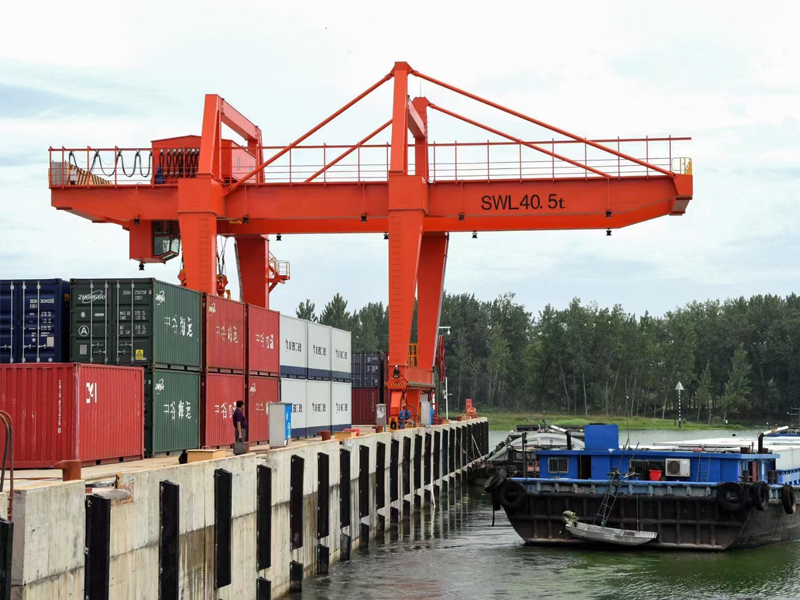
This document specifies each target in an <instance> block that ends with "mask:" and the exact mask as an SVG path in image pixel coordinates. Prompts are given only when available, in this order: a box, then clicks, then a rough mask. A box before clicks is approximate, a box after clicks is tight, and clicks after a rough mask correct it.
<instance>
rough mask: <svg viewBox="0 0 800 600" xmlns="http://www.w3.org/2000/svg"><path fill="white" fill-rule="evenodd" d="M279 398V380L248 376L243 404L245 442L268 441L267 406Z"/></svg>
mask: <svg viewBox="0 0 800 600" xmlns="http://www.w3.org/2000/svg"><path fill="white" fill-rule="evenodd" d="M280 397H281V392H280V379H278V378H277V377H259V376H256V375H249V376H248V378H247V400H246V402H245V415H246V416H247V441H249V442H255V443H259V442H267V441H269V409H268V406H267V405H268V404H269V403H271V402H278V401H280Z"/></svg>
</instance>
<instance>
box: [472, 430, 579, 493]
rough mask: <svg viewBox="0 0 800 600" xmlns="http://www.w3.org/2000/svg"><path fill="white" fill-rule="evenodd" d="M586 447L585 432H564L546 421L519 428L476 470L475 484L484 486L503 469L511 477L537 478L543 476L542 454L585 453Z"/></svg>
mask: <svg viewBox="0 0 800 600" xmlns="http://www.w3.org/2000/svg"><path fill="white" fill-rule="evenodd" d="M583 446H584V444H583V431H581V430H570V429H563V428H561V427H557V426H555V425H549V424H548V423H546V422H545V421H542V423H541V424H539V425H517V428H516V430H515V431H510V432H509V433H508V435H507V436H506V439H505V440H503V441H502V442H500V443H499V444H498V445H497V447H496V448H495V449H494V450H493V451H492V452H490V453H489V454H488V455H487V456H486V457H484V458H483V459H482V461H481V463H480V464H479V465H477V467H476V468H475V469H473V477H474V479H473V483H475V484H476V485H484V484H485V483H486V481H487V480H488V479H489V478H490V477H491V476H493V475H494V474H496V473H497V472H498V471H499V470H500V469H503V470H504V471H505V472H506V474H507V475H508V476H510V477H522V476H524V475H525V474H526V473H527V475H529V476H532V477H536V476H538V474H539V471H538V468H539V461H538V460H537V458H536V453H537V452H538V451H539V450H553V449H559V448H565V449H568V450H581V449H582V448H583Z"/></svg>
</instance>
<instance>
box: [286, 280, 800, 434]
mask: <svg viewBox="0 0 800 600" xmlns="http://www.w3.org/2000/svg"><path fill="white" fill-rule="evenodd" d="M297 316H298V317H300V318H304V319H309V320H314V321H319V322H320V323H323V324H327V325H331V326H334V327H338V328H341V329H349V330H350V331H352V336H353V338H352V339H353V351H354V352H368V351H385V350H386V349H387V346H388V322H389V321H388V309H387V307H385V306H384V305H383V303H381V302H375V303H369V304H367V305H366V306H364V307H363V308H361V309H360V310H354V311H348V308H347V301H346V300H345V299H344V298H343V297H342V296H341V295H339V294H336V295H335V296H334V297H333V299H332V300H331V301H330V302H328V304H326V305H325V306H324V308H323V309H322V311H321V312H320V313H319V315H317V314H316V306H315V305H314V303H312V302H311V301H310V300H307V301H306V302H304V303H301V304H300V306H299V307H298V309H297ZM441 324H442V325H446V326H449V327H450V329H449V333H448V334H447V335H446V338H445V344H446V349H447V376H448V380H449V392H450V405H451V406H453V405H456V406H457V407H463V406H464V400H465V399H466V398H473V399H474V400H475V402H476V403H477V405H478V406H481V407H489V408H503V409H510V410H525V411H537V412H539V411H547V412H559V413H571V414H576V415H577V414H582V415H589V414H605V415H607V416H611V415H627V416H647V417H661V418H674V417H675V416H676V411H677V408H678V407H677V402H676V401H677V392H676V389H675V388H676V385H677V383H678V382H679V381H680V382H681V384H682V386H683V388H684V391H683V392H682V406H681V408H682V417H683V418H684V419H691V420H702V421H705V420H708V421H711V420H714V419H716V420H725V419H727V418H729V417H730V416H733V415H736V416H737V417H739V418H754V419H755V418H758V419H761V418H763V419H766V420H769V421H775V420H780V421H787V420H790V419H791V416H787V413H788V415H793V416H794V419H795V420H797V416H796V414H797V409H798V407H800V297H798V296H797V295H796V294H791V295H789V296H786V297H781V296H773V295H764V296H762V295H759V296H753V297H751V298H743V297H742V298H735V299H728V300H724V301H719V300H709V301H706V302H691V303H689V304H687V305H685V306H683V307H680V308H677V309H676V310H674V311H670V312H667V313H666V314H664V315H663V316H653V315H650V314H648V313H645V314H644V315H641V316H637V315H635V314H631V313H627V312H625V310H624V309H623V307H622V306H621V305H615V306H614V307H612V308H600V307H599V306H598V305H597V304H596V303H594V302H590V303H588V304H583V303H581V301H580V300H579V299H578V298H575V299H574V300H573V301H572V302H571V303H570V304H569V306H568V307H567V308H565V309H563V310H558V309H556V308H554V307H553V306H550V305H548V306H546V307H545V308H544V309H543V310H542V311H540V312H539V313H538V314H537V315H533V314H532V313H531V312H529V311H527V310H526V309H525V306H523V305H522V304H520V303H519V302H517V301H516V300H515V296H514V294H512V293H506V294H501V295H500V296H499V297H498V298H496V299H495V300H492V301H481V300H478V299H477V298H475V296H474V295H472V294H455V295H454V294H447V293H445V295H444V298H443V304H442V317H441ZM415 339H416V329H415V330H414V331H412V340H415Z"/></svg>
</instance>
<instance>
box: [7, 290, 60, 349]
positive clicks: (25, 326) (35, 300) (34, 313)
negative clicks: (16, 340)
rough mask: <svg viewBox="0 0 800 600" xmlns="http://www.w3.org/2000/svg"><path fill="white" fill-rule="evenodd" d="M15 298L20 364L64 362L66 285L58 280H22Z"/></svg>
mask: <svg viewBox="0 0 800 600" xmlns="http://www.w3.org/2000/svg"><path fill="white" fill-rule="evenodd" d="M17 297H18V300H19V302H18V303H17V305H18V306H19V307H20V309H21V310H20V318H21V323H22V335H23V337H22V362H29V363H42V362H45V363H52V362H63V361H64V359H65V356H66V355H65V348H64V347H65V338H66V333H67V331H66V325H67V321H66V318H67V310H66V307H67V306H68V298H69V283H67V282H65V281H62V280H60V279H50V280H42V281H33V280H31V281H22V282H21V283H20V284H19V288H18V289H17Z"/></svg>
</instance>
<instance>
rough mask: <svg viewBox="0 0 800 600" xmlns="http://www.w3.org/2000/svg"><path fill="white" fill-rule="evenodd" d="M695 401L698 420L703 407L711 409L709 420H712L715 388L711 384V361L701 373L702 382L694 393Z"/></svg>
mask: <svg viewBox="0 0 800 600" xmlns="http://www.w3.org/2000/svg"><path fill="white" fill-rule="evenodd" d="M694 401H695V403H696V404H697V421H698V422H699V421H700V411H701V410H703V408H707V409H708V410H709V414H708V416H709V421H710V420H711V407H712V405H713V403H714V389H713V388H712V386H711V362H710V361H709V362H707V363H706V368H705V369H703V374H702V375H700V384H699V386H698V388H697V392H695V395H694Z"/></svg>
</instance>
